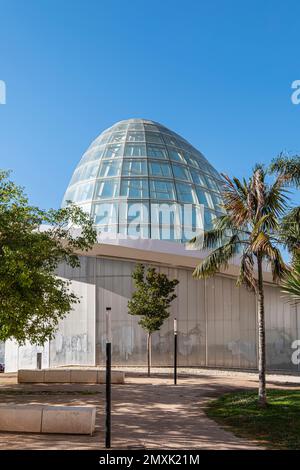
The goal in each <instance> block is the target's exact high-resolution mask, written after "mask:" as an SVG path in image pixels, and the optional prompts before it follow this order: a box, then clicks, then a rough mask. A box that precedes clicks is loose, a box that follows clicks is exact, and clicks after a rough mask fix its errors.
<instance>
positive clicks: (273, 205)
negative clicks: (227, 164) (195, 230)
mask: <svg viewBox="0 0 300 470" xmlns="http://www.w3.org/2000/svg"><path fill="white" fill-rule="evenodd" d="M266 176H267V172H266V171H265V170H264V168H263V167H262V166H260V165H257V166H256V168H255V169H254V171H253V174H252V176H251V178H249V180H248V181H246V180H245V179H244V180H242V181H240V180H239V179H238V178H233V179H230V178H229V177H228V176H226V175H223V178H224V189H223V191H222V196H223V200H224V205H223V206H224V209H225V210H226V215H223V216H221V217H219V218H217V219H215V221H214V228H213V229H212V230H210V231H208V232H205V233H204V237H203V239H201V242H202V248H203V249H209V250H211V252H210V253H209V254H208V256H207V257H206V258H205V259H204V260H203V261H202V262H201V263H200V264H199V265H198V266H197V267H196V269H195V271H194V273H193V275H194V277H197V278H205V277H209V276H213V275H214V274H215V273H216V272H217V271H219V270H220V269H221V268H227V267H228V264H229V262H230V261H231V260H232V259H233V258H234V257H235V256H240V272H239V276H238V281H237V283H238V284H245V285H246V287H247V288H249V289H250V290H257V279H256V276H255V274H254V270H255V260H256V259H257V258H258V257H259V258H260V259H262V260H265V261H266V262H267V263H268V264H270V266H271V269H272V274H273V278H274V280H278V279H281V278H282V277H283V276H284V274H285V273H286V272H287V266H286V265H285V263H284V261H283V259H282V256H281V253H280V249H279V247H280V243H281V241H282V240H281V237H280V219H281V217H282V216H283V215H284V214H285V210H286V207H287V196H286V190H285V188H284V180H283V179H282V178H281V177H280V176H279V177H278V178H276V180H275V182H274V183H273V184H269V183H268V182H267V181H266ZM197 241H198V240H197V238H194V239H193V240H191V242H190V243H192V244H195V243H196V244H197Z"/></svg>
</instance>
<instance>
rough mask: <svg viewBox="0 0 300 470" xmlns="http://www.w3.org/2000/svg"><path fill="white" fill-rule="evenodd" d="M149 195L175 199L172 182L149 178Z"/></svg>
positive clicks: (156, 197)
mask: <svg viewBox="0 0 300 470" xmlns="http://www.w3.org/2000/svg"><path fill="white" fill-rule="evenodd" d="M150 195H151V198H152V199H169V200H170V199H171V200H172V199H175V189H174V184H173V183H171V182H170V181H163V180H150Z"/></svg>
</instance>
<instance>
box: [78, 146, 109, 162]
mask: <svg viewBox="0 0 300 470" xmlns="http://www.w3.org/2000/svg"><path fill="white" fill-rule="evenodd" d="M104 148H105V147H93V148H91V147H90V148H89V149H88V150H87V151H86V152H85V154H84V155H83V157H82V159H81V160H80V166H81V165H84V164H85V163H88V162H92V161H94V160H100V158H101V157H102V155H103V150H104Z"/></svg>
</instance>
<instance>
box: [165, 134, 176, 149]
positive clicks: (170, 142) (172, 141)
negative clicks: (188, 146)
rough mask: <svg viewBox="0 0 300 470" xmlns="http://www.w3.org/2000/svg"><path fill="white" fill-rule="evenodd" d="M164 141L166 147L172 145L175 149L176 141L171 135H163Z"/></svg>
mask: <svg viewBox="0 0 300 470" xmlns="http://www.w3.org/2000/svg"><path fill="white" fill-rule="evenodd" d="M164 141H165V143H166V144H167V145H173V146H175V147H177V145H178V144H177V140H176V139H175V137H173V136H172V135H166V134H164Z"/></svg>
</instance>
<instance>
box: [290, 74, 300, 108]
mask: <svg viewBox="0 0 300 470" xmlns="http://www.w3.org/2000/svg"><path fill="white" fill-rule="evenodd" d="M292 90H294V91H293V93H292V95H291V100H292V103H293V104H296V105H297V104H300V80H294V81H293V83H292Z"/></svg>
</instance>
